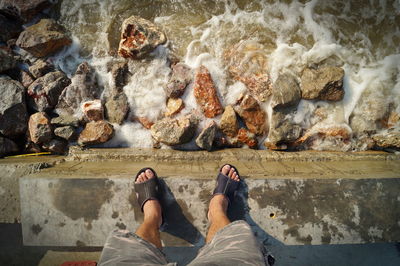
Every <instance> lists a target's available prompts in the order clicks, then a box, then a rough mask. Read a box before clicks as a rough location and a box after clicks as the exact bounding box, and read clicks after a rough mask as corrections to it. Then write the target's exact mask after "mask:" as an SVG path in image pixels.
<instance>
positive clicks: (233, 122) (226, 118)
mask: <svg viewBox="0 0 400 266" xmlns="http://www.w3.org/2000/svg"><path fill="white" fill-rule="evenodd" d="M219 127H220V129H221V130H222V132H223V133H224V134H225V135H227V136H228V137H235V136H236V135H237V133H238V128H239V122H238V120H237V117H236V113H235V110H234V109H233V107H232V106H231V105H228V106H226V107H225V111H224V113H223V114H222V117H221V121H220V125H219Z"/></svg>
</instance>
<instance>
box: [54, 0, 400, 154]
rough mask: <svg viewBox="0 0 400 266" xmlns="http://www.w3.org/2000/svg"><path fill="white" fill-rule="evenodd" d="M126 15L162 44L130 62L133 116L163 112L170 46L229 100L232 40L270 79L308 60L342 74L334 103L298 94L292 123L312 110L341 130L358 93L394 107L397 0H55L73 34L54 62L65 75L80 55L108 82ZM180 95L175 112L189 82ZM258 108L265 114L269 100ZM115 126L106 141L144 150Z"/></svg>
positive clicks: (139, 138) (398, 97) (189, 105)
mask: <svg viewBox="0 0 400 266" xmlns="http://www.w3.org/2000/svg"><path fill="white" fill-rule="evenodd" d="M131 15H137V16H141V17H143V18H146V19H149V20H151V21H154V22H155V23H157V24H158V25H159V26H160V27H161V28H162V29H163V30H164V31H165V33H166V34H167V37H168V39H169V43H168V44H167V46H168V48H166V47H159V48H158V49H157V50H156V51H155V52H154V53H153V59H152V60H151V61H133V60H130V63H129V67H130V71H131V72H132V73H133V75H132V77H131V79H130V81H129V83H128V84H127V85H126V86H125V87H124V91H125V93H126V95H127V96H128V99H129V103H130V107H131V112H132V113H133V115H138V116H145V117H148V118H149V119H150V120H152V121H155V120H156V119H157V118H159V117H160V115H162V113H163V112H164V110H165V102H166V95H165V92H164V90H163V87H164V85H165V84H166V82H167V80H168V76H169V74H170V71H171V70H170V68H169V66H168V62H167V54H168V52H169V51H170V50H173V51H174V53H175V54H177V55H178V57H180V58H182V60H183V61H184V62H185V63H186V64H188V65H189V66H191V67H193V68H195V67H198V66H199V65H201V64H202V65H205V66H206V67H207V68H208V69H209V70H210V73H211V75H212V78H213V80H214V82H215V84H216V87H217V89H218V92H219V95H220V96H221V98H222V99H221V100H222V102H223V103H224V104H232V103H233V102H234V101H235V100H236V99H237V97H238V95H239V94H240V93H241V92H243V91H244V90H245V89H246V88H245V86H244V84H242V83H240V82H234V81H232V80H231V79H230V78H229V76H228V74H227V73H228V72H227V69H226V65H225V64H224V59H223V57H224V51H225V50H226V49H227V48H229V47H232V46H233V45H234V44H236V43H238V42H239V41H241V40H246V41H250V42H253V43H254V44H256V47H258V48H257V49H258V51H257V53H262V54H264V55H266V58H267V60H268V61H267V67H268V69H269V72H270V75H271V78H272V80H273V81H275V80H276V79H277V77H278V75H279V74H280V73H283V72H287V71H289V72H291V73H293V74H294V75H296V76H297V77H299V76H300V75H301V72H302V71H303V69H304V68H306V67H310V66H314V65H318V66H325V65H326V66H328V65H334V66H339V67H342V68H343V69H344V70H345V80H344V88H345V96H344V99H343V100H342V101H340V102H336V103H326V102H318V101H308V100H301V102H300V104H299V106H298V108H297V113H296V114H295V115H294V117H293V118H292V119H293V121H294V122H296V123H297V124H299V125H301V126H302V127H303V128H304V129H308V128H310V127H312V126H314V125H315V124H316V123H317V121H315V118H314V117H313V116H312V114H313V113H314V111H315V110H316V109H317V108H320V107H323V108H324V109H326V110H327V113H328V115H327V117H326V118H325V120H323V121H318V122H319V123H320V124H319V126H324V125H328V124H329V125H345V126H347V127H348V126H349V125H350V120H351V117H352V116H354V115H361V116H363V115H365V111H362V110H361V109H360V108H358V103H359V101H360V98H362V97H368V98H369V99H371V102H372V103H373V100H374V98H377V97H378V98H380V99H382V97H383V99H384V105H385V106H391V107H390V108H392V110H393V111H396V112H397V113H400V105H399V103H400V74H399V73H400V46H399V43H400V32H399V25H400V1H398V0H394V1H389V0H386V1H385V0H380V1H373V0H371V1H340V0H333V1H317V0H312V1H290V0H287V1H280V2H277V1H261V0H260V1H244V0H236V1H198V0H196V1H192V0H180V1H179V0H178V1H172V0H170V1H162V0H158V1H150V2H149V1H144V0H137V1H129V0H120V1H116V0H113V1H111V0H77V1H61V2H60V3H59V16H60V18H59V21H60V22H61V23H62V24H63V25H64V26H65V27H66V28H67V29H68V30H69V31H70V32H71V33H72V34H73V36H74V44H73V45H72V46H71V47H70V48H69V49H68V50H67V51H64V52H63V53H61V54H59V55H58V56H57V57H55V58H54V60H55V64H56V65H58V66H59V67H60V68H61V69H62V70H63V71H65V72H66V73H67V74H68V75H72V73H73V71H74V69H75V68H76V66H77V65H78V64H79V63H80V62H82V61H83V60H88V61H89V62H90V64H91V65H93V66H94V67H95V68H96V70H97V73H98V75H99V78H100V80H101V84H103V85H104V86H105V87H106V86H108V84H109V83H110V82H111V81H110V80H111V77H110V73H108V72H107V64H109V63H110V62H112V61H116V60H117V57H116V56H115V55H116V51H117V49H118V43H119V37H120V25H121V24H122V21H123V20H124V19H126V18H128V17H130V16H131ZM366 92H368V93H366ZM382 95H383V96H382ZM183 100H184V101H185V105H186V108H185V109H184V111H183V113H182V114H185V113H188V112H190V111H191V110H192V109H196V108H197V104H196V102H195V99H194V96H193V92H192V86H191V85H189V87H188V88H187V91H186V93H185V95H184V96H183ZM263 108H264V109H265V110H266V112H267V113H268V115H269V116H270V113H271V110H270V109H271V108H269V106H268V104H267V105H264V106H263ZM378 112H379V110H378ZM128 120H129V119H128ZM202 124H205V123H202ZM116 129H117V133H116V137H115V138H114V139H113V140H112V141H111V142H109V143H108V145H113V146H132V147H151V136H150V134H149V133H148V131H145V130H143V129H142V128H141V127H140V126H139V124H138V123H137V122H126V124H124V125H122V126H118V127H117V128H116ZM318 145H319V148H317V149H324V147H325V144H324V143H319V144H318ZM328 146H329V145H328ZM327 149H330V148H327ZM348 149H349V147H347V146H346V148H344V150H348Z"/></svg>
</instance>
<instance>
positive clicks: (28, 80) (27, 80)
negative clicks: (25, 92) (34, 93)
mask: <svg viewBox="0 0 400 266" xmlns="http://www.w3.org/2000/svg"><path fill="white" fill-rule="evenodd" d="M19 81H20V82H21V84H22V86H24V87H25V88H29V86H30V85H31V84H32V83H33V82H34V81H35V79H34V78H33V77H32V76H31V74H29V73H28V72H26V71H24V70H21V72H20V75H19Z"/></svg>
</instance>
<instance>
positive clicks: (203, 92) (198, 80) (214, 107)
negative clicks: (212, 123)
mask: <svg viewBox="0 0 400 266" xmlns="http://www.w3.org/2000/svg"><path fill="white" fill-rule="evenodd" d="M193 90H194V96H195V97H196V101H197V104H198V105H199V106H200V108H201V110H202V111H203V113H204V115H205V116H206V117H208V118H213V117H215V116H217V115H219V114H221V113H222V110H223V108H222V106H221V103H220V101H219V98H218V95H217V89H216V88H215V86H214V82H213V80H212V78H211V75H210V72H209V71H208V69H207V68H206V67H205V66H200V67H199V68H198V69H197V71H196V74H195V80H194V88H193Z"/></svg>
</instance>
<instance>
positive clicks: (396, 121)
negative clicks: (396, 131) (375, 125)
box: [386, 111, 400, 128]
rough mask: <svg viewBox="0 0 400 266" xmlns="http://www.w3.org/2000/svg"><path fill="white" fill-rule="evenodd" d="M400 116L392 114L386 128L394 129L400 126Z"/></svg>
mask: <svg viewBox="0 0 400 266" xmlns="http://www.w3.org/2000/svg"><path fill="white" fill-rule="evenodd" d="M399 122H400V114H398V113H397V112H394V111H392V112H390V114H389V117H388V119H387V123H386V127H387V128H394V127H396V126H397V125H399V126H400V123H399Z"/></svg>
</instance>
